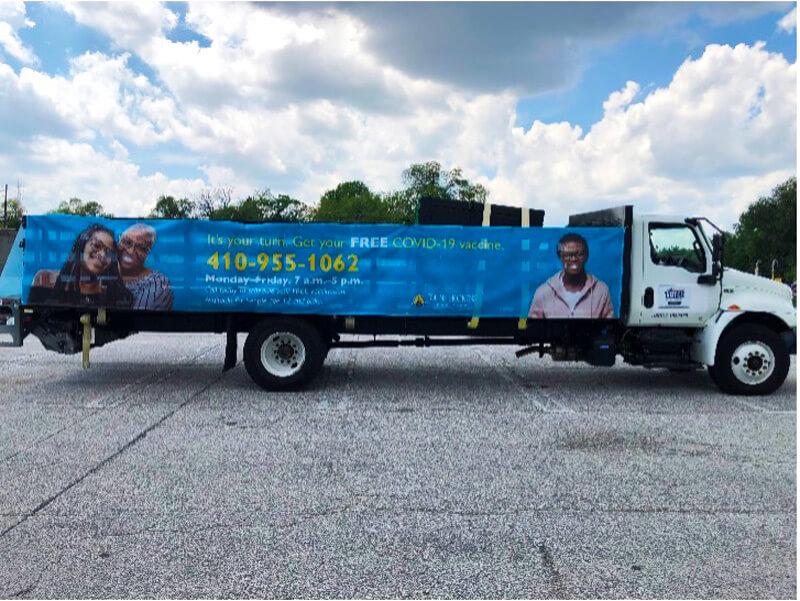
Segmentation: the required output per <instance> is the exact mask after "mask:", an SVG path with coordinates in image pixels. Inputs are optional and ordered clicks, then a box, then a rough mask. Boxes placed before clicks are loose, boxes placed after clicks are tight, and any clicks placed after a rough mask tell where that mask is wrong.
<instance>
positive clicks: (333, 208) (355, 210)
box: [313, 181, 390, 223]
mask: <svg viewBox="0 0 800 601" xmlns="http://www.w3.org/2000/svg"><path fill="white" fill-rule="evenodd" d="M389 217H390V215H389V211H388V209H387V206H386V204H385V203H384V202H383V200H382V199H381V197H380V196H379V195H378V194H375V193H373V192H372V191H371V190H370V189H369V188H368V187H367V186H366V184H364V182H360V181H352V182H344V183H343V184H339V185H338V186H336V188H334V189H333V190H328V191H327V192H325V194H323V195H322V198H320V200H319V206H318V207H317V209H316V211H314V215H313V220H314V221H318V222H333V223H389Z"/></svg>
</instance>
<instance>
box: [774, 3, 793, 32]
mask: <svg viewBox="0 0 800 601" xmlns="http://www.w3.org/2000/svg"><path fill="white" fill-rule="evenodd" d="M778 28H779V29H781V30H783V31H785V32H786V33H794V30H795V29H796V28H797V7H796V6H795V7H794V8H793V9H792V10H790V11H789V12H788V13H787V14H786V15H785V16H784V17H783V18H782V19H781V20H780V21H778Z"/></svg>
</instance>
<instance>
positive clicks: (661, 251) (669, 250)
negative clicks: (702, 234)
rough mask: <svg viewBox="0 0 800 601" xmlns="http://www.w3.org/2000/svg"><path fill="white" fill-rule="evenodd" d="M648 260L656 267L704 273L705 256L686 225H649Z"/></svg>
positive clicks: (694, 235) (692, 232) (693, 234)
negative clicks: (671, 267)
mask: <svg viewBox="0 0 800 601" xmlns="http://www.w3.org/2000/svg"><path fill="white" fill-rule="evenodd" d="M650 258H651V260H652V261H653V263H654V264H656V265H668V266H673V267H682V268H683V269H685V270H687V271H692V272H695V273H705V271H706V255H705V253H704V252H703V247H702V246H701V245H700V241H699V240H698V239H697V235H696V234H695V233H694V231H693V230H692V229H691V228H690V227H689V226H686V225H677V224H659V223H651V224H650Z"/></svg>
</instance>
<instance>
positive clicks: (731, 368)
mask: <svg viewBox="0 0 800 601" xmlns="http://www.w3.org/2000/svg"><path fill="white" fill-rule="evenodd" d="M709 372H711V373H712V378H713V379H714V381H715V382H716V383H717V385H718V386H719V387H720V388H721V389H722V390H723V391H724V392H727V393H729V394H745V395H757V394H770V393H771V392H774V391H775V390H777V389H778V387H779V386H780V385H781V384H783V381H784V380H785V379H786V374H788V373H789V350H788V349H787V348H786V344H785V343H784V342H783V340H782V339H781V337H780V336H779V335H778V334H777V333H776V332H774V331H772V330H770V329H769V328H766V327H764V326H760V325H756V324H744V325H741V326H738V327H736V328H734V329H733V330H731V331H730V332H728V333H727V334H724V335H723V336H722V338H721V339H720V341H719V344H718V345H717V354H716V356H715V358H714V367H713V369H710V370H709Z"/></svg>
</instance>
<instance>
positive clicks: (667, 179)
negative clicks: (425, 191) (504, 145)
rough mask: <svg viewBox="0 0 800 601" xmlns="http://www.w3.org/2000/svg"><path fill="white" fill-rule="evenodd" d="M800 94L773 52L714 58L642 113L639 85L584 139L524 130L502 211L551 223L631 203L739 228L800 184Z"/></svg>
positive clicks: (689, 65) (752, 50) (566, 131)
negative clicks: (748, 212)
mask: <svg viewBox="0 0 800 601" xmlns="http://www.w3.org/2000/svg"><path fill="white" fill-rule="evenodd" d="M795 89H796V66H795V65H794V64H792V65H790V64H788V63H787V62H786V60H785V59H784V58H783V57H782V56H780V55H775V54H769V53H768V52H766V51H765V50H764V48H763V45H760V44H759V45H756V46H755V47H748V46H745V45H739V46H736V47H735V48H730V47H728V46H713V45H712V46H709V47H708V48H707V49H706V51H705V53H704V54H703V55H702V56H701V57H700V58H698V59H697V60H687V61H686V62H684V64H683V65H681V67H680V68H679V69H678V71H677V72H676V74H675V76H674V78H673V80H672V82H671V83H670V85H669V86H668V87H666V88H663V89H657V90H654V91H652V92H651V93H650V94H648V95H647V96H646V97H645V98H643V99H642V100H641V101H640V102H638V103H631V99H632V98H633V97H634V95H635V94H636V93H637V91H638V86H637V85H636V84H635V83H633V82H628V84H626V87H625V88H624V89H623V90H621V91H619V92H614V93H612V94H611V95H610V96H609V99H608V101H606V103H604V108H605V110H606V112H605V114H604V116H603V119H602V120H601V121H599V122H598V123H596V124H594V125H593V126H592V128H591V130H590V131H589V133H587V134H586V135H585V136H584V137H581V131H580V129H579V128H577V127H573V126H570V125H569V124H566V123H561V124H557V123H556V124H544V123H540V122H535V123H534V124H533V126H532V127H531V128H530V129H529V130H528V131H527V132H523V131H522V130H520V129H516V130H514V132H513V134H512V136H511V137H510V141H509V151H508V152H505V153H503V156H504V157H506V159H505V160H503V161H501V162H500V164H499V168H498V172H497V177H496V178H494V179H493V180H492V181H490V189H491V191H492V193H493V199H494V200H495V201H498V202H499V201H501V197H505V195H512V196H513V197H516V198H517V199H518V200H519V201H520V202H523V203H524V204H527V205H529V206H534V207H538V208H545V209H547V210H548V214H549V215H550V217H551V218H555V220H554V221H550V219H548V222H549V223H559V222H565V221H566V216H567V214H568V213H569V212H577V211H579V210H589V209H591V208H597V207H598V206H599V205H603V204H606V203H609V202H615V203H623V202H626V203H627V202H632V203H634V204H635V205H636V207H637V209H638V210H643V211H647V212H669V211H678V212H680V211H686V210H692V211H698V212H699V210H700V209H702V210H704V211H706V212H707V213H708V214H709V216H710V217H712V218H716V219H717V220H719V221H720V222H721V223H722V224H725V225H728V226H729V225H730V224H731V223H733V222H734V221H735V220H736V218H737V217H738V212H739V211H740V210H741V208H743V207H742V206H741V205H742V202H743V198H745V197H748V198H749V201H750V202H752V200H754V199H755V198H757V196H758V195H759V194H765V193H768V192H769V190H770V188H771V187H773V186H774V185H776V184H777V183H779V182H780V181H781V178H783V179H785V178H786V177H788V176H790V175H791V174H793V173H794V169H795V162H796V150H795V140H796V120H795V110H796V92H795ZM743 182H748V185H747V186H744V185H743ZM743 190H746V192H747V194H743V193H742V191H743ZM734 192H735V193H734ZM748 195H749V196H748ZM503 199H504V200H505V198H503ZM566 207H569V210H567V208H566Z"/></svg>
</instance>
